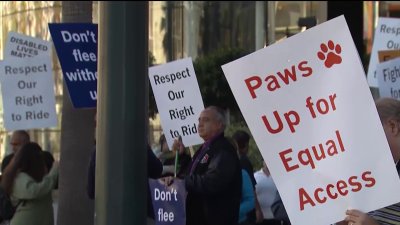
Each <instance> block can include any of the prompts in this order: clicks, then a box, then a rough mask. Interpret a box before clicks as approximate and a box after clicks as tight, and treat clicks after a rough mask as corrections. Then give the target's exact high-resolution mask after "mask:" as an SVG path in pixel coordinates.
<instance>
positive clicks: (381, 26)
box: [368, 17, 400, 87]
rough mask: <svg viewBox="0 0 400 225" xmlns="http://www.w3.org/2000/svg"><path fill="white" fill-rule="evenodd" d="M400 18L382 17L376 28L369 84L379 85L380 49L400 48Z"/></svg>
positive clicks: (369, 67)
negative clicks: (377, 76)
mask: <svg viewBox="0 0 400 225" xmlns="http://www.w3.org/2000/svg"><path fill="white" fill-rule="evenodd" d="M399 38H400V19H399V18H384V17H380V18H379V20H378V26H377V27H376V29H375V35H374V43H373V45H372V51H371V58H370V61H369V66H368V84H369V86H371V87H378V79H377V78H376V66H377V64H378V63H379V59H378V51H381V50H395V49H400V41H399Z"/></svg>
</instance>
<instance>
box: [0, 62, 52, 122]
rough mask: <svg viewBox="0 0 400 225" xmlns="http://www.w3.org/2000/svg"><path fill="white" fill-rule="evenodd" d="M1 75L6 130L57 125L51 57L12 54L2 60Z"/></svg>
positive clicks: (0, 65)
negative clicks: (13, 55)
mask: <svg viewBox="0 0 400 225" xmlns="http://www.w3.org/2000/svg"><path fill="white" fill-rule="evenodd" d="M0 76H1V79H0V80H1V92H2V97H3V107H4V126H5V128H6V129H7V130H21V129H32V128H47V127H52V126H57V114H56V109H55V96H54V80H53V74H52V68H51V60H50V57H48V56H43V57H33V58H23V59H19V58H13V57H9V58H7V59H5V60H4V61H3V62H2V63H1V64H0Z"/></svg>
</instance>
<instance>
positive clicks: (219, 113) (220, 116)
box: [206, 106, 227, 130]
mask: <svg viewBox="0 0 400 225" xmlns="http://www.w3.org/2000/svg"><path fill="white" fill-rule="evenodd" d="M206 109H207V110H211V111H213V112H214V114H215V119H216V120H217V121H218V122H220V123H221V124H222V127H223V130H225V128H226V124H227V121H226V116H225V111H224V110H223V109H221V108H220V107H218V106H209V107H207V108H206Z"/></svg>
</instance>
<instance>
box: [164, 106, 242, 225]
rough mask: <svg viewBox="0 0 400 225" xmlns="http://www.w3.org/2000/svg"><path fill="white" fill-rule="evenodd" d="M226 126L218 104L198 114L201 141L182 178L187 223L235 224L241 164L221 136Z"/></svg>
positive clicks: (171, 180) (168, 182)
mask: <svg viewBox="0 0 400 225" xmlns="http://www.w3.org/2000/svg"><path fill="white" fill-rule="evenodd" d="M225 127H226V119H225V113H224V111H223V110H222V109H220V108H219V107H216V106H209V107H207V108H205V109H204V110H203V111H202V112H201V113H200V117H199V124H198V129H197V130H198V133H199V135H200V137H201V138H202V139H203V140H204V144H203V145H201V147H200V149H199V150H197V152H196V153H195V154H194V156H193V159H192V162H191V163H190V165H189V166H188V168H187V174H186V175H185V176H184V177H183V179H184V182H185V187H186V190H187V197H186V224H190V225H213V224H218V225H235V224H237V223H238V220H239V218H238V217H239V207H240V198H241V191H242V174H241V166H240V162H239V158H238V156H237V153H236V150H235V147H234V146H233V145H232V144H231V142H230V141H229V140H228V139H227V138H225V136H224V130H225ZM175 142H178V140H175ZM179 145H182V143H181V142H180V143H179ZM164 182H165V183H166V184H167V185H169V184H171V183H172V182H173V177H166V178H164Z"/></svg>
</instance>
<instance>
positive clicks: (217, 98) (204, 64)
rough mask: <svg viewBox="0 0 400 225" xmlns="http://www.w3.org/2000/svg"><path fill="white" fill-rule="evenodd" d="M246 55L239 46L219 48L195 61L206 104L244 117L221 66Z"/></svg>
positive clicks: (235, 116) (240, 117)
mask: <svg viewBox="0 0 400 225" xmlns="http://www.w3.org/2000/svg"><path fill="white" fill-rule="evenodd" d="M244 55H246V53H245V51H244V50H241V49H238V48H229V49H218V50H217V51H215V52H213V53H211V54H208V55H206V56H203V57H199V58H197V59H196V60H195V62H194V69H195V71H196V76H197V80H198V83H199V87H200V92H201V95H202V97H203V102H204V105H205V106H206V107H207V106H210V105H216V106H219V107H221V108H224V109H229V111H230V113H231V116H233V117H234V118H237V119H242V115H241V113H240V110H239V107H238V105H237V103H236V100H235V98H234V96H233V94H232V91H231V89H230V87H229V84H228V82H227V80H226V78H225V75H224V73H223V71H222V68H221V66H222V65H224V64H226V63H229V62H231V61H234V60H236V59H238V58H240V57H242V56H244Z"/></svg>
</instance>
